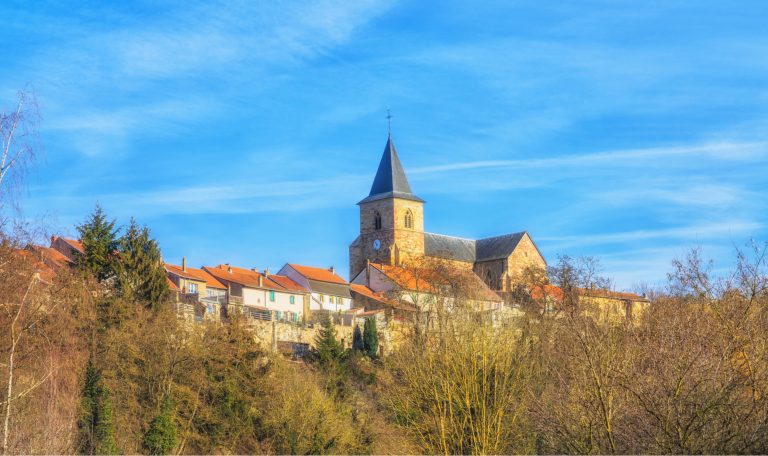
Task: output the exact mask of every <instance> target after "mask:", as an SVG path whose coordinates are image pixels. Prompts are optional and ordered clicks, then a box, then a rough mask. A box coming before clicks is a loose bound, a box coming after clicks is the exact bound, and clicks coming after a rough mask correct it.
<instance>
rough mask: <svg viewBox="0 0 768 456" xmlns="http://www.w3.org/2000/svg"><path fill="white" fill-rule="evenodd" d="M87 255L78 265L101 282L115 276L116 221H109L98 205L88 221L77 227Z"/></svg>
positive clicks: (79, 260) (81, 257) (78, 260)
mask: <svg viewBox="0 0 768 456" xmlns="http://www.w3.org/2000/svg"><path fill="white" fill-rule="evenodd" d="M77 231H78V233H80V242H82V244H83V249H84V250H85V254H84V255H81V256H79V257H78V259H77V265H78V266H79V267H80V268H81V269H82V270H84V271H86V272H90V273H91V274H93V275H94V277H96V279H98V280H99V281H104V280H107V279H109V278H110V277H112V276H113V275H114V270H113V267H112V266H113V264H112V260H113V254H114V252H115V249H116V248H117V230H116V229H115V221H114V220H109V219H108V218H107V215H106V214H105V213H104V210H103V209H102V208H101V206H99V205H98V204H97V205H96V208H95V209H94V210H93V212H92V213H91V215H90V216H89V217H88V220H86V221H85V223H83V224H82V225H78V226H77Z"/></svg>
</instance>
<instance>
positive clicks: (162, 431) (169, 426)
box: [144, 395, 176, 454]
mask: <svg viewBox="0 0 768 456" xmlns="http://www.w3.org/2000/svg"><path fill="white" fill-rule="evenodd" d="M173 418H174V412H173V401H172V399H171V396H170V395H166V396H165V398H164V399H163V404H162V406H161V408H160V413H158V415H157V416H156V417H155V418H154V419H153V420H152V423H150V425H149V429H148V430H147V433H146V434H144V447H145V448H146V449H147V450H148V451H149V454H170V452H171V451H172V450H173V449H174V447H176V423H175V422H174V419H173Z"/></svg>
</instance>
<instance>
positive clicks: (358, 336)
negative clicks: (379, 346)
mask: <svg viewBox="0 0 768 456" xmlns="http://www.w3.org/2000/svg"><path fill="white" fill-rule="evenodd" d="M352 350H356V351H363V350H365V344H364V343H363V333H362V332H361V331H360V326H358V325H355V331H354V332H353V333H352Z"/></svg>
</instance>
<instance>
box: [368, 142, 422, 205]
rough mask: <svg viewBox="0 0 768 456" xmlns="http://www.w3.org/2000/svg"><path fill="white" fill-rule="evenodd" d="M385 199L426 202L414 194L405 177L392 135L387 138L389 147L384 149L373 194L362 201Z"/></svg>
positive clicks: (374, 182)
mask: <svg viewBox="0 0 768 456" xmlns="http://www.w3.org/2000/svg"><path fill="white" fill-rule="evenodd" d="M383 198H403V199H410V200H414V201H422V202H423V201H424V200H422V199H421V198H419V197H418V196H416V195H414V194H413V191H412V190H411V186H410V184H408V178H407V177H405V171H403V165H401V164H400V158H398V156H397V151H396V150H395V145H394V143H393V142H392V135H389V137H388V138H387V145H386V146H385V147H384V154H383V155H382V156H381V162H379V170H378V171H376V177H375V178H374V179H373V185H372V186H371V192H370V193H369V194H368V197H367V198H365V199H364V200H362V201H360V202H361V203H367V202H368V201H375V200H379V199H383Z"/></svg>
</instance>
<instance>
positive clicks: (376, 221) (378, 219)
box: [373, 211, 381, 230]
mask: <svg viewBox="0 0 768 456" xmlns="http://www.w3.org/2000/svg"><path fill="white" fill-rule="evenodd" d="M373 226H374V227H375V228H376V229H377V230H380V229H381V214H379V211H376V213H375V214H374V216H373Z"/></svg>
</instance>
